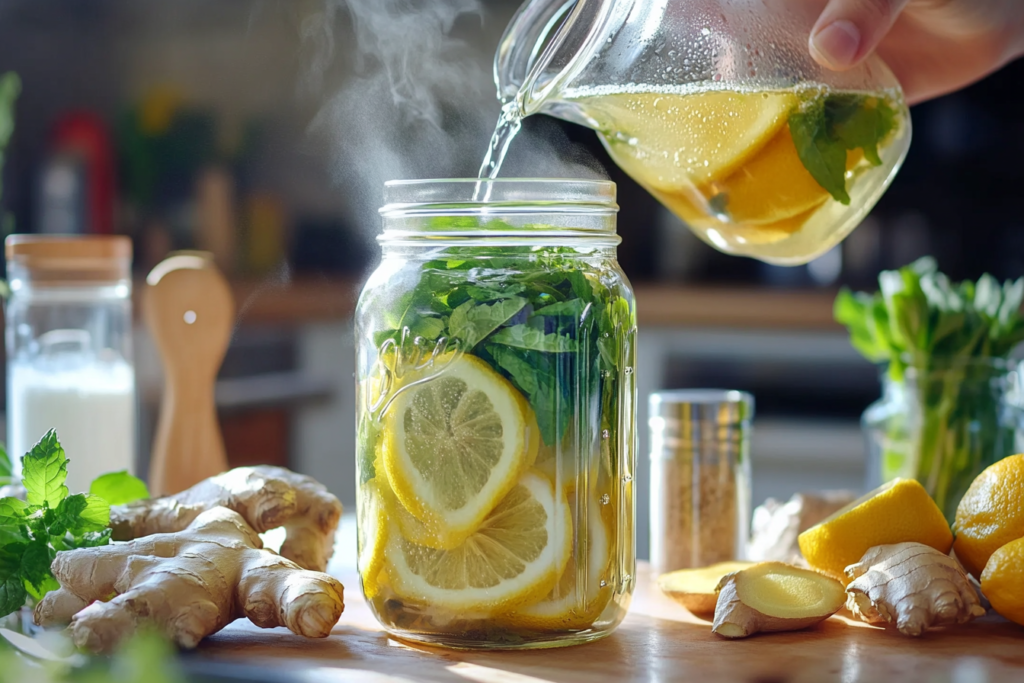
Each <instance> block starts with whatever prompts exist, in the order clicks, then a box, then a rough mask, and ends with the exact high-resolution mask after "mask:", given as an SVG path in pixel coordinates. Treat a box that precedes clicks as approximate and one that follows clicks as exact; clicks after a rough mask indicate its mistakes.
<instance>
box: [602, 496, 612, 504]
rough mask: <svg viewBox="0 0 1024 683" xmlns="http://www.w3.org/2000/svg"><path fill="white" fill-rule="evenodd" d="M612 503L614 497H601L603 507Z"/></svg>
mask: <svg viewBox="0 0 1024 683" xmlns="http://www.w3.org/2000/svg"><path fill="white" fill-rule="evenodd" d="M610 502H612V497H611V496H609V495H608V494H607V493H605V494H603V495H602V496H601V505H607V504H608V503H610Z"/></svg>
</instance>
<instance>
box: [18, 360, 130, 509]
mask: <svg viewBox="0 0 1024 683" xmlns="http://www.w3.org/2000/svg"><path fill="white" fill-rule="evenodd" d="M83 360H85V359H83ZM74 366H77V367H74ZM8 382H9V384H8V394H7V396H8V399H7V400H8V408H7V420H8V423H7V435H8V441H7V449H8V453H9V454H10V456H11V459H12V460H13V461H14V467H15V474H16V475H17V476H19V477H20V474H21V456H22V455H24V454H25V453H26V452H28V451H29V450H30V449H31V448H32V446H34V445H35V444H36V442H37V441H39V439H40V438H41V437H42V436H43V435H44V434H45V433H46V432H47V431H49V430H50V429H56V430H57V436H58V438H59V439H60V442H61V445H62V446H63V447H64V451H65V452H66V454H67V457H68V462H69V466H68V479H67V487H68V489H69V491H70V492H71V493H83V492H87V491H88V490H89V484H90V483H91V482H92V481H93V479H95V478H96V477H98V476H100V475H101V474H106V473H107V472H115V471H118V470H128V471H129V472H133V473H134V470H135V376H134V371H133V369H132V367H131V365H129V364H128V363H126V362H124V361H123V360H120V359H118V360H114V361H109V362H99V361H95V360H93V361H92V362H85V363H82V364H78V363H75V364H73V367H70V368H68V367H64V368H62V369H53V368H43V367H40V366H39V365H38V364H34V363H29V362H12V363H10V364H9V365H8Z"/></svg>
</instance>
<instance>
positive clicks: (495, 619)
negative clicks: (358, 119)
mask: <svg viewBox="0 0 1024 683" xmlns="http://www.w3.org/2000/svg"><path fill="white" fill-rule="evenodd" d="M481 184H483V185H485V186H486V187H485V188H484V191H482V192H481V188H480V187H479V185H481ZM481 196H483V197H486V199H480V197H481ZM385 200H386V206H385V207H384V208H383V209H382V210H381V213H382V215H383V218H384V231H383V233H382V235H381V237H380V238H379V240H380V243H381V247H382V250H383V259H382V261H381V264H380V267H379V268H378V269H377V270H376V272H375V273H374V274H373V275H372V276H371V277H370V279H369V281H368V282H367V284H366V286H365V288H364V290H363V292H362V294H361V296H360V299H359V304H358V308H357V313H356V339H357V345H358V351H357V352H358V357H357V381H358V403H357V406H358V408H357V416H358V437H357V469H358V477H359V479H358V480H359V489H358V523H359V561H358V564H359V573H360V578H361V581H362V587H363V592H364V593H365V595H366V597H367V599H368V602H369V604H370V608H371V609H372V611H373V612H374V614H375V616H376V617H377V619H378V620H379V621H380V622H381V624H382V625H383V626H384V627H385V628H386V629H387V630H388V631H389V632H390V633H392V634H394V635H397V636H400V637H402V638H405V639H409V640H416V641H421V642H426V643H430V644H436V645H445V646H449V647H461V648H494V647H502V648H531V647H551V646H556V645H566V644H572V643H579V642H586V641H588V640H593V639H595V638H599V637H601V636H603V635H606V634H607V633H609V632H611V630H612V629H614V628H615V627H616V626H617V625H618V624H619V622H620V621H621V620H622V618H623V616H624V615H625V611H626V607H627V605H628V602H629V597H630V594H631V593H632V589H633V581H634V578H633V577H634V573H635V571H634V567H635V559H634V555H633V547H634V532H633V484H632V481H633V468H634V459H635V433H634V423H635V418H634V413H633V411H634V404H635V398H636V388H635V382H634V372H633V368H634V365H635V334H636V322H635V306H634V302H633V294H632V291H631V289H630V286H629V283H628V282H627V281H626V278H625V276H624V275H623V273H622V271H621V270H620V269H619V266H618V264H617V262H616V260H615V248H616V245H617V244H618V242H619V238H618V237H617V236H616V234H615V212H616V210H617V207H616V205H615V186H614V185H613V184H612V183H607V182H591V181H562V180H497V181H476V180H465V181H404V182H391V183H388V184H387V186H386V189H385Z"/></svg>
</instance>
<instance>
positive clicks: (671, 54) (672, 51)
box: [668, 50, 679, 59]
mask: <svg viewBox="0 0 1024 683" xmlns="http://www.w3.org/2000/svg"><path fill="white" fill-rule="evenodd" d="M678 55H679V53H678V52H676V51H675V50H669V51H668V56H669V57H671V58H672V59H675V58H676V57H677V56H678Z"/></svg>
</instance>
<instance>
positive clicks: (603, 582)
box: [601, 579, 608, 588]
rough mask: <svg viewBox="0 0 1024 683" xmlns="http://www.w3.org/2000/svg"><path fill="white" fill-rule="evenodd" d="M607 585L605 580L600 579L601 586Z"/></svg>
mask: <svg viewBox="0 0 1024 683" xmlns="http://www.w3.org/2000/svg"><path fill="white" fill-rule="evenodd" d="M607 586H608V582H607V581H605V580H604V579H601V588H605V587H607Z"/></svg>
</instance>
